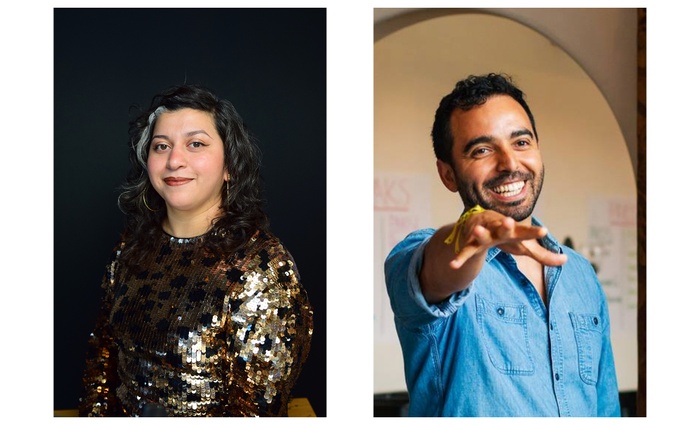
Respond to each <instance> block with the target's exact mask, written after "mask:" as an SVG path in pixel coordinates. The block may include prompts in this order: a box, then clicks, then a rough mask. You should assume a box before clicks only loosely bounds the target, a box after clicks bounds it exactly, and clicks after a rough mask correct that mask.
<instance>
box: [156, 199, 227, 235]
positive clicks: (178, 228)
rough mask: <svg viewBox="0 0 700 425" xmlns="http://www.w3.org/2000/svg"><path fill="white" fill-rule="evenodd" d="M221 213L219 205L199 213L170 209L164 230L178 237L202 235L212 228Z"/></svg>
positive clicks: (164, 223)
mask: <svg viewBox="0 0 700 425" xmlns="http://www.w3.org/2000/svg"><path fill="white" fill-rule="evenodd" d="M221 213H222V211H221V208H219V207H218V206H217V207H214V208H211V209H209V210H206V211H203V212H200V213H197V214H192V213H190V212H188V211H172V210H170V209H168V214H167V216H166V217H165V219H164V220H163V230H164V231H165V232H166V233H168V234H169V235H172V236H175V237H177V238H193V237H195V236H201V235H203V234H205V233H207V232H208V231H209V229H211V226H212V223H213V221H214V219H216V218H217V217H219V216H220V215H221Z"/></svg>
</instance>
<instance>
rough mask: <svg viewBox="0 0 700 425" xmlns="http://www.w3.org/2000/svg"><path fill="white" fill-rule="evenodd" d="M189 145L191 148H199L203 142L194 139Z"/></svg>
mask: <svg viewBox="0 0 700 425" xmlns="http://www.w3.org/2000/svg"><path fill="white" fill-rule="evenodd" d="M190 146H192V147H193V148H201V147H202V146H204V143H202V142H198V141H196V140H195V141H194V142H192V143H190Z"/></svg>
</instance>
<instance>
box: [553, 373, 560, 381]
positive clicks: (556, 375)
mask: <svg viewBox="0 0 700 425" xmlns="http://www.w3.org/2000/svg"><path fill="white" fill-rule="evenodd" d="M554 379H556V380H557V381H558V380H559V374H558V373H555V374H554Z"/></svg>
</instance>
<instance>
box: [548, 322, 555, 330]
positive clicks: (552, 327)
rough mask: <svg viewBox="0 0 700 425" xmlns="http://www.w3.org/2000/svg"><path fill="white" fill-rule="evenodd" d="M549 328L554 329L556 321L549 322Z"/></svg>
mask: <svg viewBox="0 0 700 425" xmlns="http://www.w3.org/2000/svg"><path fill="white" fill-rule="evenodd" d="M549 330H551V331H553V330H554V323H550V324H549Z"/></svg>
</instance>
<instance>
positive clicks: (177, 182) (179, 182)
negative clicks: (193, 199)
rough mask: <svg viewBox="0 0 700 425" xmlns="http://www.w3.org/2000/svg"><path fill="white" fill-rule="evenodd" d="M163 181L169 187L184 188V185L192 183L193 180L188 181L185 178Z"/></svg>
mask: <svg viewBox="0 0 700 425" xmlns="http://www.w3.org/2000/svg"><path fill="white" fill-rule="evenodd" d="M163 181H164V182H165V184H167V185H168V186H182V185H183V184H187V183H189V182H190V181H192V179H186V178H183V177H166V178H164V179H163Z"/></svg>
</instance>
